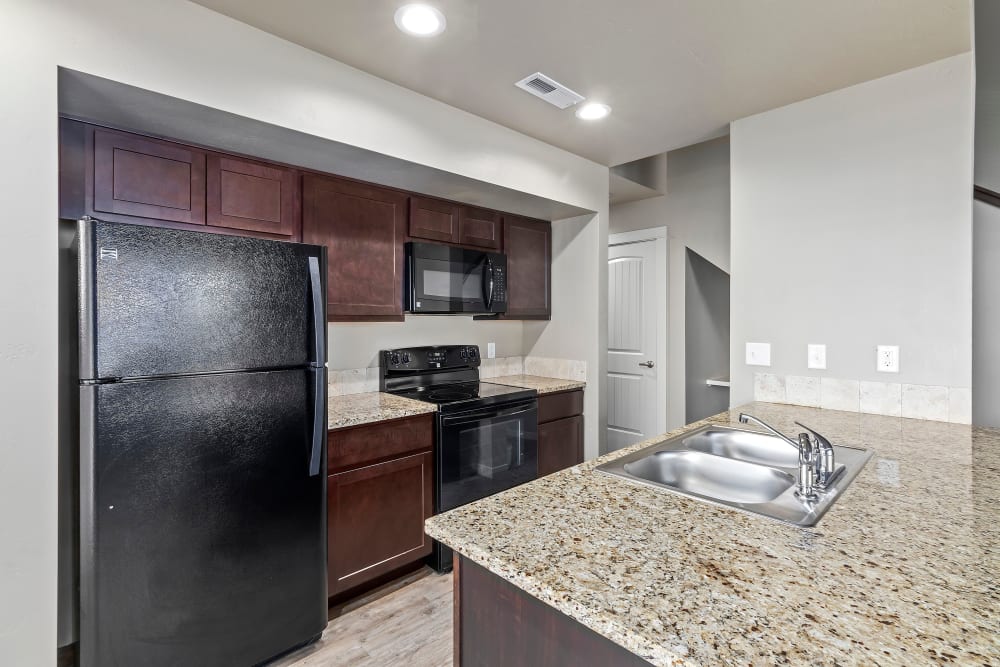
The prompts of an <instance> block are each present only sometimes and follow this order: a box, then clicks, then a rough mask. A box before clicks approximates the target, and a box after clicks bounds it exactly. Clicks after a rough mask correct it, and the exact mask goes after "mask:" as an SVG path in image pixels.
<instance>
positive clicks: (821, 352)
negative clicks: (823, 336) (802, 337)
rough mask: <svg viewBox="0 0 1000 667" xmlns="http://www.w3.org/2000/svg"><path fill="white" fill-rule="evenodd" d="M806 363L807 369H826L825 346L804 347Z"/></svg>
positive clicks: (811, 344)
mask: <svg viewBox="0 0 1000 667" xmlns="http://www.w3.org/2000/svg"><path fill="white" fill-rule="evenodd" d="M806 350H807V354H806V362H807V364H806V365H807V366H809V368H819V369H825V368H826V345H817V344H814V343H810V344H809V345H807V346H806Z"/></svg>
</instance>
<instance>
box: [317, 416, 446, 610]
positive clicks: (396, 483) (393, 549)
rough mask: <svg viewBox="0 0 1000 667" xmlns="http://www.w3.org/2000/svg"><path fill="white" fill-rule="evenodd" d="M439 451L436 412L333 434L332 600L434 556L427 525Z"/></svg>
mask: <svg viewBox="0 0 1000 667" xmlns="http://www.w3.org/2000/svg"><path fill="white" fill-rule="evenodd" d="M433 447H434V417H433V415H430V414H426V415H419V416H416V417H405V418H402V419H394V420H391V421H385V422H378V423H374V424H363V425H360V426H353V427H348V428H343V429H337V430H335V431H330V433H329V436H328V438H327V457H328V469H329V471H330V473H331V474H330V475H329V477H328V478H327V589H328V590H327V594H328V595H329V596H337V595H339V594H340V593H344V592H345V591H349V590H351V589H355V588H358V587H359V586H362V585H364V584H369V583H371V584H372V585H377V584H378V580H379V579H380V578H381V577H384V576H385V575H390V576H393V575H394V574H395V572H394V571H395V570H398V569H400V568H404V567H406V566H412V565H414V564H418V563H419V561H420V560H421V559H423V558H424V557H426V556H427V555H429V554H430V552H431V544H432V542H431V539H430V538H429V537H427V536H426V535H425V534H424V521H425V520H426V519H427V518H428V517H430V516H431V513H432V512H433V510H434V495H433V489H434V457H433V453H432V452H433ZM348 595H354V592H351V593H349V594H348Z"/></svg>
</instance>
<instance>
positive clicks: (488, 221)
mask: <svg viewBox="0 0 1000 667" xmlns="http://www.w3.org/2000/svg"><path fill="white" fill-rule="evenodd" d="M500 226H501V222H500V214H499V213H497V212H496V211H487V210H486V209H482V208H471V207H469V206H463V207H462V217H461V220H460V221H459V238H458V240H459V243H461V244H463V245H474V246H478V247H480V248H489V249H491V250H499V249H500V240H501V236H500Z"/></svg>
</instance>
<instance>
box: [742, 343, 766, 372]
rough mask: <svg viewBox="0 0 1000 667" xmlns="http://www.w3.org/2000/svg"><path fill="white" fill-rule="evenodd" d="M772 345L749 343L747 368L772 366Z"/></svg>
mask: <svg viewBox="0 0 1000 667" xmlns="http://www.w3.org/2000/svg"><path fill="white" fill-rule="evenodd" d="M770 365H771V344H770V343H747V366H770Z"/></svg>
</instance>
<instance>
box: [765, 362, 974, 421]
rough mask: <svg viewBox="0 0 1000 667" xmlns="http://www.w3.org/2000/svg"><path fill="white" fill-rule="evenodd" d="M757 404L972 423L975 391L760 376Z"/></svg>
mask: <svg viewBox="0 0 1000 667" xmlns="http://www.w3.org/2000/svg"><path fill="white" fill-rule="evenodd" d="M753 394H754V400H756V401H763V402H766V403H788V404H791V405H805V406H809V407H814V408H815V407H818V408H824V409H827V410H846V411H848V412H865V413H869V414H875V415H887V416H890V417H909V418H912V419H928V420H932V421H941V422H953V423H956V424H971V423H972V390H971V389H970V388H968V387H941V386H934V385H922V384H898V383H894V382H866V381H860V382H859V381H858V380H842V379H837V378H818V377H810V376H802V375H787V376H784V375H775V374H773V373H754V377H753Z"/></svg>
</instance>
